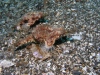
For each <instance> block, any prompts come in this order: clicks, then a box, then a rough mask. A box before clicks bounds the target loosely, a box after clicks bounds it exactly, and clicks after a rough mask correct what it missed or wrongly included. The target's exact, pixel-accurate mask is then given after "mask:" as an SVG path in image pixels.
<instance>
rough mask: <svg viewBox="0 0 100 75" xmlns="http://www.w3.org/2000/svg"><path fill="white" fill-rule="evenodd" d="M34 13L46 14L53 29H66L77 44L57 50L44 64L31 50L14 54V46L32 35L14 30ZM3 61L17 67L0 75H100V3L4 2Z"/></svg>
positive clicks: (0, 13)
mask: <svg viewBox="0 0 100 75" xmlns="http://www.w3.org/2000/svg"><path fill="white" fill-rule="evenodd" d="M31 11H41V12H44V13H45V14H46V17H45V19H47V20H48V23H49V24H50V25H52V26H55V27H64V28H65V29H66V30H67V31H69V32H68V34H67V37H69V38H73V39H74V41H73V42H71V41H68V40H67V41H66V42H63V43H61V44H60V45H58V46H56V47H55V50H51V51H50V53H51V55H52V57H50V58H48V59H46V60H44V61H41V60H39V59H36V58H35V57H34V56H33V53H32V49H30V48H24V49H21V50H19V51H16V52H15V51H14V50H15V49H16V47H15V46H14V43H15V42H16V41H17V40H19V39H22V38H23V37H26V36H27V35H28V34H29V32H30V31H31V30H30V31H29V32H23V31H22V32H19V31H16V30H15V27H16V25H17V23H18V22H19V20H20V18H21V16H22V15H24V14H25V13H27V12H31ZM76 33H77V34H78V35H76ZM4 60H8V61H9V62H12V64H13V63H14V64H13V66H9V65H7V67H6V68H5V67H2V66H0V74H1V75H100V0H13V1H12V0H1V1H0V62H3V61H4ZM4 64H6V63H4ZM0 65H1V64H0ZM2 65H3V64H2ZM8 66H9V67H8Z"/></svg>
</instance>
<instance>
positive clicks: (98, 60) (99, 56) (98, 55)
mask: <svg viewBox="0 0 100 75" xmlns="http://www.w3.org/2000/svg"><path fill="white" fill-rule="evenodd" d="M97 62H100V53H98V54H97Z"/></svg>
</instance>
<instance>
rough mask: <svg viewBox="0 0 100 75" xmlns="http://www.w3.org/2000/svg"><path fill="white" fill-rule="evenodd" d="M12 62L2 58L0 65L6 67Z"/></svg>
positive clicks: (11, 64)
mask: <svg viewBox="0 0 100 75" xmlns="http://www.w3.org/2000/svg"><path fill="white" fill-rule="evenodd" d="M13 65H14V63H13V62H11V61H9V60H2V61H1V62H0V67H3V68H7V67H10V66H13Z"/></svg>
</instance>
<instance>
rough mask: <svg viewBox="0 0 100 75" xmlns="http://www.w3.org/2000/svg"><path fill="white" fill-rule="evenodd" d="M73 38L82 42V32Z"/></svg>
mask: <svg viewBox="0 0 100 75" xmlns="http://www.w3.org/2000/svg"><path fill="white" fill-rule="evenodd" d="M72 38H73V39H75V40H81V39H82V32H80V33H79V34H78V33H75V34H73V35H72Z"/></svg>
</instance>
